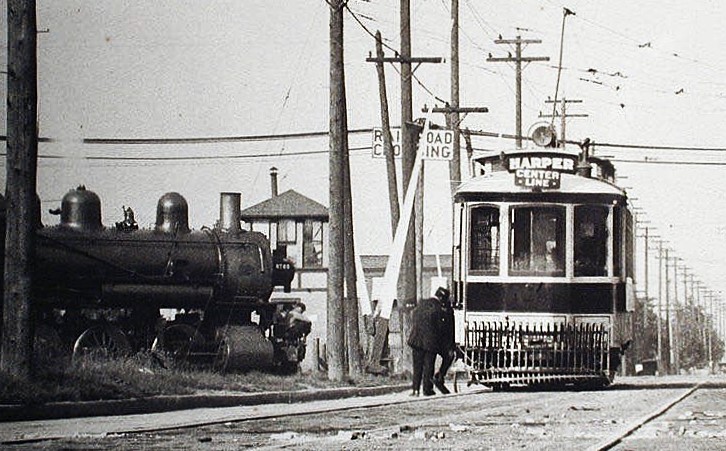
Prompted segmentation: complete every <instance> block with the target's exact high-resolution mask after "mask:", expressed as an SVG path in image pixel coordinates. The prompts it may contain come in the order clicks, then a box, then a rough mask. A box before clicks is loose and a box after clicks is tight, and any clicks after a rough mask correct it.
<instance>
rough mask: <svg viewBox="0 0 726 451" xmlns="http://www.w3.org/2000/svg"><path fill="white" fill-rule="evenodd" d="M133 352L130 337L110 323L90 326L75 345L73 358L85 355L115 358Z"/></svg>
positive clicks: (76, 358) (98, 357)
mask: <svg viewBox="0 0 726 451" xmlns="http://www.w3.org/2000/svg"><path fill="white" fill-rule="evenodd" d="M130 353H131V345H130V344H129V341H128V339H127V338H126V336H125V335H124V333H123V332H121V331H120V330H119V329H118V328H117V327H115V326H111V325H109V324H103V325H96V326H92V327H89V328H88V329H86V330H85V331H83V333H82V334H81V335H80V336H79V337H78V338H77V339H76V342H75V344H74V345H73V360H74V361H75V360H78V359H80V358H84V357H90V358H97V359H113V358H118V357H124V356H127V355H129V354H130Z"/></svg>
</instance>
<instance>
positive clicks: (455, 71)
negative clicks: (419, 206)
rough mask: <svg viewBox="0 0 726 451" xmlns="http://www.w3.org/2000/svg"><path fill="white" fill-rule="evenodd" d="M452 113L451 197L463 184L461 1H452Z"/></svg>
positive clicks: (448, 117) (449, 119) (448, 120)
mask: <svg viewBox="0 0 726 451" xmlns="http://www.w3.org/2000/svg"><path fill="white" fill-rule="evenodd" d="M451 108H452V111H451V113H449V114H447V115H446V126H447V127H448V128H449V130H452V131H453V132H454V142H453V143H452V144H453V148H454V158H452V159H451V161H450V162H449V179H450V180H449V183H450V186H451V195H452V196H453V195H454V191H455V190H456V187H457V186H458V185H459V183H460V182H461V135H460V134H459V112H458V111H455V110H456V109H458V108H459V0H451Z"/></svg>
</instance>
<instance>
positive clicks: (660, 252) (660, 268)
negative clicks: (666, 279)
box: [655, 240, 663, 375]
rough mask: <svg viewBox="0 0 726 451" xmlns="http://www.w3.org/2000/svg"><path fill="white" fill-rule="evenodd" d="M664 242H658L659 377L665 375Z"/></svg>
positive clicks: (657, 324)
mask: <svg viewBox="0 0 726 451" xmlns="http://www.w3.org/2000/svg"><path fill="white" fill-rule="evenodd" d="M662 313H663V240H658V314H657V315H656V316H655V319H656V328H657V329H658V359H657V363H658V375H662V374H663V331H662V329H663V326H662V320H661V315H662Z"/></svg>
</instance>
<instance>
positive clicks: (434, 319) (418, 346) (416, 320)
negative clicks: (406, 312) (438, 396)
mask: <svg viewBox="0 0 726 451" xmlns="http://www.w3.org/2000/svg"><path fill="white" fill-rule="evenodd" d="M440 320H441V307H440V306H439V302H438V300H437V299H436V298H428V299H423V300H422V301H421V302H419V303H418V305H417V306H416V307H415V308H414V309H413V311H412V312H411V333H410V334H409V336H408V341H407V343H408V345H409V346H411V350H412V351H413V381H412V388H413V392H412V393H411V395H413V396H417V395H418V394H419V389H420V387H421V383H422V382H423V394H424V396H431V395H433V394H435V393H434V384H433V377H434V364H435V363H436V354H437V353H438V351H439V343H438V340H439V327H440V326H439V322H440Z"/></svg>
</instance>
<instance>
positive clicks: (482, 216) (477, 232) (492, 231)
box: [469, 206, 499, 273]
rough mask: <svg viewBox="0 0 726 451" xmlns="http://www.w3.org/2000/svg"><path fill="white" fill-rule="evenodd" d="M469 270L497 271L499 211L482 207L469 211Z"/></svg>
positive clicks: (494, 208)
mask: <svg viewBox="0 0 726 451" xmlns="http://www.w3.org/2000/svg"><path fill="white" fill-rule="evenodd" d="M469 246H470V254H469V255H470V260H469V269H470V270H471V271H472V272H483V273H497V272H498V271H499V209H498V208H496V207H489V206H482V207H474V208H472V209H471V242H470V243H469Z"/></svg>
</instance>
